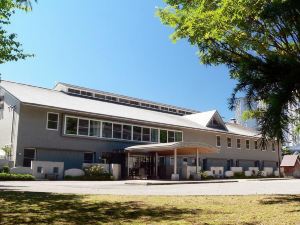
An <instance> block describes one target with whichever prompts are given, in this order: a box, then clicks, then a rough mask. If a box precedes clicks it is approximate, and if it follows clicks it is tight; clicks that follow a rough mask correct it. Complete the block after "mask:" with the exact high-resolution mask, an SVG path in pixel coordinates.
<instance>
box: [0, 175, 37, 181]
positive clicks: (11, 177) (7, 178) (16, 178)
mask: <svg viewBox="0 0 300 225" xmlns="http://www.w3.org/2000/svg"><path fill="white" fill-rule="evenodd" d="M31 180H35V179H34V177H33V176H32V175H30V174H13V173H0V181H31Z"/></svg>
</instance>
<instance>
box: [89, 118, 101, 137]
mask: <svg viewBox="0 0 300 225" xmlns="http://www.w3.org/2000/svg"><path fill="white" fill-rule="evenodd" d="M100 129H101V122H100V121H95V120H90V136H91V137H100Z"/></svg>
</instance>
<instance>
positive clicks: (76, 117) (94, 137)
mask: <svg viewBox="0 0 300 225" xmlns="http://www.w3.org/2000/svg"><path fill="white" fill-rule="evenodd" d="M67 118H74V119H77V120H78V123H77V133H76V134H67V133H66V131H67ZM63 119H64V129H63V131H64V132H63V135H65V136H71V137H84V138H91V139H107V140H117V141H129V142H139V143H141V142H142V143H153V144H156V143H160V131H161V130H166V131H167V141H168V133H169V132H168V131H173V132H175V133H176V132H179V133H181V136H182V141H183V132H182V131H181V130H171V129H165V128H158V127H151V126H142V125H136V124H130V123H122V122H113V121H110V120H98V119H92V118H89V117H81V116H72V115H65V116H64V118H63ZM80 119H83V120H88V121H89V127H88V135H79V120H80ZM91 121H97V122H100V137H98V136H90V122H91ZM105 122H106V123H112V137H111V138H107V137H103V132H102V128H103V123H105ZM113 124H120V125H122V135H121V139H119V138H113ZM123 125H127V126H131V139H130V140H129V139H123ZM134 126H136V127H141V128H142V129H143V128H149V129H150V141H143V139H142V137H143V134H142V135H141V141H137V140H133V127H134ZM151 129H156V130H158V142H152V141H151V140H152V133H151ZM167 143H168V142H167Z"/></svg>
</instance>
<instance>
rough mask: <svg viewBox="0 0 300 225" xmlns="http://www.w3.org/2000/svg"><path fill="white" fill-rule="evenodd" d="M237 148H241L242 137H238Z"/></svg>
mask: <svg viewBox="0 0 300 225" xmlns="http://www.w3.org/2000/svg"><path fill="white" fill-rule="evenodd" d="M236 148H241V139H239V138H238V139H236Z"/></svg>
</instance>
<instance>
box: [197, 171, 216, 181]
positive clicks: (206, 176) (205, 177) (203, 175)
mask: <svg viewBox="0 0 300 225" xmlns="http://www.w3.org/2000/svg"><path fill="white" fill-rule="evenodd" d="M200 175H201V180H212V179H214V176H211V175H208V174H207V173H206V172H205V171H201V172H200Z"/></svg>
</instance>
